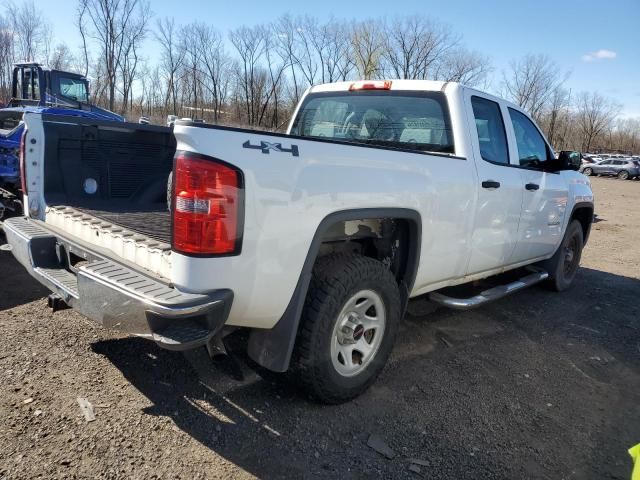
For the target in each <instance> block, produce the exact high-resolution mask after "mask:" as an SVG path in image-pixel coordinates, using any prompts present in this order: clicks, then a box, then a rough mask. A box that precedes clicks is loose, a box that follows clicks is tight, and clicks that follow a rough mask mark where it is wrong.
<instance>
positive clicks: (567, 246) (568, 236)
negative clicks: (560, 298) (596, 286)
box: [541, 220, 584, 292]
mask: <svg viewBox="0 0 640 480" xmlns="http://www.w3.org/2000/svg"><path fill="white" fill-rule="evenodd" d="M583 246H584V238H583V233H582V225H581V224H580V222H579V221H578V220H573V221H572V222H571V223H570V224H569V227H568V228H567V231H566V232H565V234H564V238H563V239H562V243H561V244H560V246H559V247H558V250H557V251H556V253H555V254H554V255H553V257H551V258H550V259H549V260H545V261H544V262H542V263H541V267H542V268H544V269H545V270H546V271H547V272H549V280H548V281H547V285H548V286H549V287H550V288H551V289H552V290H555V291H556V292H562V291H563V290H566V289H567V288H569V287H570V286H571V284H572V283H573V279H574V278H575V276H576V272H577V271H578V267H579V266H580V258H581V256H582V248H583ZM568 250H571V259H570V261H567V260H569V258H568V255H569V252H568Z"/></svg>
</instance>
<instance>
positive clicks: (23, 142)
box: [20, 128, 27, 195]
mask: <svg viewBox="0 0 640 480" xmlns="http://www.w3.org/2000/svg"><path fill="white" fill-rule="evenodd" d="M26 144H27V129H26V128H25V129H24V132H22V137H20V186H21V187H22V193H23V194H24V195H26V194H27V168H26V165H25V163H24V162H25V160H24V156H25V153H26V152H25V150H26Z"/></svg>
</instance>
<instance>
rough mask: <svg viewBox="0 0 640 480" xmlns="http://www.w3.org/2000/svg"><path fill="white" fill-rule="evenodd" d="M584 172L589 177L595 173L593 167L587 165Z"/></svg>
mask: <svg viewBox="0 0 640 480" xmlns="http://www.w3.org/2000/svg"><path fill="white" fill-rule="evenodd" d="M582 173H584V174H585V175H586V176H587V177H590V176H591V175H593V168H591V167H587V168H585V169H584V170H583V171H582Z"/></svg>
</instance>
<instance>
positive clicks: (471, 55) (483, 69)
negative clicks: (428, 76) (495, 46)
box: [432, 47, 492, 87]
mask: <svg viewBox="0 0 640 480" xmlns="http://www.w3.org/2000/svg"><path fill="white" fill-rule="evenodd" d="M491 70H492V68H491V61H490V60H489V58H488V57H486V56H484V55H482V54H480V53H478V52H473V51H470V50H467V49H466V48H462V47H457V48H453V49H451V50H449V51H448V53H446V54H445V55H442V56H441V58H439V59H438V60H437V61H436V65H435V72H434V73H433V77H432V78H433V79H434V80H443V81H445V82H459V83H464V84H465V85H469V86H471V87H475V86H478V85H486V83H487V77H488V75H489V73H490V72H491Z"/></svg>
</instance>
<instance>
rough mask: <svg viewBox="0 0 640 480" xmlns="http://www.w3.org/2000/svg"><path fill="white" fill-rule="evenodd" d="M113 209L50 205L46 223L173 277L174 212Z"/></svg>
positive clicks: (149, 268)
mask: <svg viewBox="0 0 640 480" xmlns="http://www.w3.org/2000/svg"><path fill="white" fill-rule="evenodd" d="M111 210H112V211H106V210H101V209H98V208H94V207H92V208H89V207H86V206H83V207H70V206H66V205H56V206H48V207H47V209H46V216H45V223H46V224H48V225H52V226H54V227H58V228H59V229H61V230H62V231H64V232H66V233H68V234H70V235H73V236H74V237H77V238H79V239H81V240H83V241H85V242H87V243H90V244H92V245H96V246H98V247H101V248H104V249H107V250H110V251H111V252H113V253H114V254H115V255H117V256H119V257H121V258H123V259H125V260H128V261H130V262H133V263H135V264H136V265H138V266H140V267H143V268H145V269H147V270H150V271H151V272H154V273H156V274H158V275H160V276H162V277H165V278H170V276H171V275H170V274H171V214H170V212H169V211H167V210H162V211H161V210H160V209H141V210H138V211H127V212H124V211H120V212H118V208H113V206H112V207H111Z"/></svg>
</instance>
